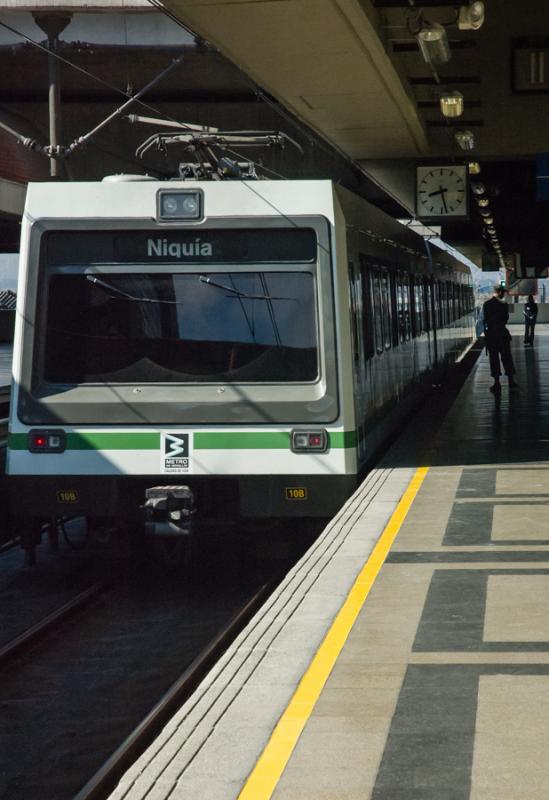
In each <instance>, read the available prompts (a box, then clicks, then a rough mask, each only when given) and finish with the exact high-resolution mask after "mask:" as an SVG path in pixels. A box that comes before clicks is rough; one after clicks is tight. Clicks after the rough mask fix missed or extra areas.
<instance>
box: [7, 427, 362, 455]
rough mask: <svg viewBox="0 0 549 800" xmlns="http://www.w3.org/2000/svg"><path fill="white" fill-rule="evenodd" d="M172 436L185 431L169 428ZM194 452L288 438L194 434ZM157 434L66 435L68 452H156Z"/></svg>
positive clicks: (264, 445) (14, 443)
mask: <svg viewBox="0 0 549 800" xmlns="http://www.w3.org/2000/svg"><path fill="white" fill-rule="evenodd" d="M172 430H173V432H174V433H178V432H182V433H183V432H185V429H184V428H181V429H178V428H173V429H172ZM329 438H330V447H333V448H336V449H341V448H348V447H356V441H357V436H356V431H334V432H331V433H330V434H329ZM193 442H194V449H195V450H288V449H289V447H290V435H289V434H288V433H286V432H284V431H260V432H253V431H235V432H234V433H233V432H232V431H202V432H198V433H195V434H194V437H193ZM8 447H9V449H10V450H27V449H28V439H27V434H26V433H10V435H9V437H8ZM159 449H160V434H159V433H156V432H154V431H143V432H142V433H139V432H133V433H124V432H118V433H104V432H98V433H94V432H93V431H90V432H89V433H68V434H67V450H159Z"/></svg>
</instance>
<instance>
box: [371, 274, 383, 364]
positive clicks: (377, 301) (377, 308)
mask: <svg viewBox="0 0 549 800" xmlns="http://www.w3.org/2000/svg"><path fill="white" fill-rule="evenodd" d="M372 282H373V295H374V333H375V342H376V352H378V353H383V311H382V306H381V278H380V274H379V271H378V270H377V269H376V270H375V272H374V274H373V279H372Z"/></svg>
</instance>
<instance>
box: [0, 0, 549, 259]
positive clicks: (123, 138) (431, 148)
mask: <svg viewBox="0 0 549 800" xmlns="http://www.w3.org/2000/svg"><path fill="white" fill-rule="evenodd" d="M154 2H155V5H157V6H161V8H160V10H159V9H158V8H156V9H155V8H154V6H153V5H151V3H149V2H144V0H135V1H134V2H133V3H130V2H124V3H123V2H122V0H96V2H95V3H91V2H90V3H86V5H85V7H84V6H83V4H81V3H76V2H73V0H40V2H39V3H37V2H35V3H22V2H20V0H17V1H16V0H0V21H1V20H7V21H8V22H9V23H10V24H11V25H15V28H16V29H18V28H19V27H20V26H21V25H23V23H25V24H27V22H25V20H26V19H27V18H29V19H31V21H32V16H31V15H32V12H33V10H34V11H36V10H38V11H40V12H43V13H51V14H63V13H68V14H70V15H72V16H71V19H72V20H73V21H72V22H71V24H70V25H69V27H67V29H66V31H64V32H63V34H62V37H61V38H62V41H61V42H60V44H59V54H60V55H61V56H62V57H63V58H65V59H66V60H67V64H69V62H70V64H72V65H75V66H76V67H78V68H79V69H80V70H81V71H78V69H75V68H73V67H71V66H69V65H65V64H62V65H61V96H62V117H63V119H62V124H63V140H64V141H65V142H70V141H72V140H73V139H74V138H75V137H77V136H79V135H81V134H82V133H85V132H86V131H88V130H90V129H91V128H92V127H93V126H94V125H95V124H97V122H99V121H100V120H102V119H104V118H105V116H107V115H108V114H109V113H111V112H112V110H113V109H114V108H115V107H116V105H117V104H119V103H120V102H122V100H123V98H122V100H121V96H120V95H118V96H117V95H116V93H114V92H113V89H112V87H113V86H115V87H117V88H118V90H119V91H120V92H125V91H127V90H130V91H132V90H133V91H135V89H137V88H140V87H142V86H143V85H145V84H146V83H147V82H148V81H149V80H150V79H151V78H152V77H153V76H154V75H155V74H158V73H159V72H160V71H161V70H162V69H163V68H164V67H165V66H166V65H167V63H169V60H170V59H171V58H172V57H173V56H175V55H179V54H180V53H181V52H184V53H185V59H184V62H183V65H182V67H181V68H180V69H178V70H176V71H175V72H173V73H172V74H170V75H169V76H168V77H167V78H165V79H164V80H163V81H162V82H161V83H159V84H158V85H157V86H155V87H154V89H153V90H152V91H151V92H150V93H149V94H148V95H147V98H146V100H147V101H148V102H149V103H150V104H151V106H152V107H154V108H156V109H158V112H159V113H166V114H168V115H170V116H172V117H174V118H177V119H182V120H184V121H192V122H200V123H203V124H214V125H215V124H221V125H223V126H225V127H226V126H227V125H228V124H230V126H231V127H233V128H234V127H238V128H242V127H244V128H246V127H248V128H249V127H256V126H260V127H263V128H264V127H279V128H280V129H282V130H286V132H288V133H289V134H290V135H294V136H295V138H297V139H298V140H299V141H301V142H302V143H303V142H306V141H307V133H306V131H307V130H312V131H314V132H316V134H317V135H318V137H319V138H320V139H321V140H324V141H326V142H328V143H329V144H330V145H331V146H332V148H333V150H334V151H335V152H336V153H339V154H341V158H340V160H339V161H337V159H336V160H334V159H330V158H328V157H327V156H326V157H325V155H324V153H323V151H322V148H319V147H317V146H316V145H314V143H313V145H312V149H311V148H310V149H309V150H310V154H309V155H308V160H307V162H306V164H305V165H300V164H299V163H298V162H297V161H296V160H294V161H292V154H289V153H286V154H285V155H284V165H282V160H281V162H280V166H279V164H278V163H277V161H276V159H275V160H272V159H271V160H270V161H268V162H267V163H269V165H270V167H272V168H274V169H275V171H280V172H281V173H283V174H284V173H286V174H287V175H292V176H295V177H311V176H312V175H313V174H325V175H326V176H327V177H331V178H334V179H339V177H340V175H341V174H342V173H343V172H345V170H347V171H348V172H349V174H348V175H346V176H345V178H344V182H345V183H346V185H349V186H350V188H357V189H358V188H359V179H357V176H356V174H352V175H351V174H350V173H351V171H350V170H349V169H348V166H346V165H348V164H349V161H348V160H347V161H346V160H345V158H344V157H346V158H347V159H351V160H352V161H353V162H354V163H355V164H358V165H359V166H360V167H361V169H362V171H363V173H366V175H367V176H370V177H371V180H370V181H369V182H368V185H367V186H366V191H365V194H366V196H368V197H369V198H370V199H372V200H373V201H374V202H376V203H377V204H378V205H379V206H380V207H382V208H384V209H385V210H387V211H389V213H392V214H394V215H402V216H405V215H406V214H407V213H408V214H410V215H412V214H413V211H414V192H415V167H416V165H418V164H451V163H467V162H468V161H469V160H476V161H478V162H479V163H480V165H481V175H480V178H481V179H482V182H483V183H484V184H485V186H486V190H487V196H488V197H489V201H490V208H491V210H492V211H493V218H494V225H495V227H496V230H497V233H498V236H499V239H500V241H501V243H502V245H503V249H504V251H505V252H506V253H514V252H520V253H521V254H522V256H523V262H526V263H528V264H531V265H536V266H538V267H543V266H547V264H548V263H549V224H548V222H549V206H548V203H547V202H546V201H543V200H538V199H537V182H536V175H537V160H536V159H537V157H538V156H539V155H540V154H543V153H545V152H549V142H548V141H547V139H548V134H547V131H548V130H549V6H548V4H547V3H545V2H541V1H540V0H521V2H520V3H519V2H517V0H485V7H486V19H485V22H484V24H483V26H482V27H481V28H480V29H479V30H471V31H464V30H460V29H459V28H458V25H457V24H456V21H457V14H458V11H459V9H460V7H461V6H460V3H455V2H446V0H439V2H435V1H434V0H424V2H422V3H420V2H418V0H415V2H414V0H400V1H399V0H253V2H251V1H250V0H154ZM463 4H464V5H467V4H468V0H463ZM37 7H38V9H37ZM100 12H103V13H100ZM105 12H108V13H105ZM114 12H116V13H114ZM86 14H88V22H87V24H84V23H83V22H81V21H80V22H78V23H77V21H76V20H77V16H78V19H79V20H82V19H83V17H84V16H85V15H86ZM25 15H26V17H25ZM155 15H156V16H155ZM170 15H171V16H172V17H173V18H174V19H175V20H179V21H181V22H182V23H183V24H184V25H185V26H188V28H189V29H190V31H191V32H194V33H195V34H197V35H198V37H200V38H199V40H198V44H197V43H196V41H195V38H194V36H193V35H189V34H186V33H185V31H183V30H182V29H181V28H180V27H178V26H177V25H175V23H174V25H173V28H170V29H169V30H168V28H167V27H166V24H167V23H166V20H167V19H168V18H169V16H170ZM145 17H146V18H147V21H146V22H145V23H143V22H142V20H143V19H144V18H145ZM159 17H163V18H164V19H163V23H162V24H160V22H159V21H158V18H159ZM155 20H156V21H155ZM27 21H28V20H27ZM433 23H439V24H441V25H442V26H443V27H444V29H445V30H446V32H447V36H448V40H449V46H450V53H451V58H450V60H449V61H448V62H447V63H445V64H442V65H438V66H436V71H433V69H432V68H430V67H429V65H428V64H427V63H426V62H425V60H424V59H423V57H422V55H421V53H420V50H419V48H418V44H417V40H416V36H415V34H416V33H417V31H418V30H419V28H420V27H421V26H422V25H428V24H433ZM163 26H164V27H163ZM25 30H26V31H27V33H29V32H30V34H31V38H35V39H40V38H41V41H42V43H44V34H43V33H42V34H40V32H39V31H38V29H37V28H35V29H34V31H33V30H31V28H30V27H29V26H27V28H25ZM143 30H145V31H149V32H150V36H149V39H148V40H147V38H146V37H144V36H143ZM98 31H99V32H100V33H99V35H96V34H97V32H98ZM105 31H106V32H105ZM4 33H5V31H4ZM202 40H204V41H205V42H206V43H211V45H212V46H213V47H211V46H208V45H205V46H202V44H201V41H202ZM546 59H547V60H546ZM0 72H1V74H2V75H3V76H4V80H3V81H2V82H1V83H0V121H1V120H2V119H3V120H4V121H7V122H8V123H9V124H10V125H13V127H16V128H17V129H18V130H20V131H21V132H22V133H24V134H25V135H28V136H35V137H37V138H40V139H41V140H42V141H44V140H46V141H47V129H48V110H47V96H48V75H47V56H46V55H45V53H44V51H40V49H39V48H37V47H36V46H35V45H33V44H32V43H31V42H29V41H28V40H25V39H24V38H23V37H21V36H18V35H16V34H12V33H10V34H6V35H5V37H4V39H2V29H1V28H0ZM86 73H89V74H86ZM92 74H93V76H94V79H90V75H92ZM546 77H547V81H545V78H546ZM532 79H533V80H532ZM258 87H260V89H261V90H262V92H263V94H262V95H261V97H263V98H264V97H266V98H272V99H274V101H277V104H278V108H279V109H284V108H285V109H288V110H289V111H290V112H291V114H292V115H293V116H292V119H294V120H295V119H298V120H301V121H302V122H303V123H305V126H307V127H304V128H303V131H304V132H303V133H302V132H300V131H299V130H298V129H296V127H295V125H294V124H293V122H292V120H291V119H290V120H289V122H288V124H286V121H285V120H284V118H283V117H281V116H279V115H277V114H275V113H274V112H272V113H271V111H270V107H269V105H268V104H266V103H264V102H262V101H261V99H260V98H259V96H258V93H257V89H258ZM444 91H459V92H461V93H462V95H463V98H464V113H463V116H462V117H461V118H459V119H458V120H456V121H447V120H445V119H444V118H443V116H442V114H441V112H440V108H439V97H440V94H441V93H442V92H444ZM132 110H133V109H132ZM137 110H138V113H152V112H147V111H145V110H144V109H143V108H141V109H137ZM457 128H459V129H467V130H470V131H471V132H472V133H473V135H474V149H473V150H471V151H470V152H464V151H462V150H461V149H460V148H459V146H458V145H457V144H456V141H455V139H454V133H455V131H456V129H457ZM150 132H151V131H148V130H147V131H145V132H143V130H140V131H137V130H135V129H133V128H131V127H130V126H128V124H127V122H124V121H122V120H118V121H115V122H114V123H113V124H112V125H111V126H110V127H109V128H108V129H105V130H103V131H102V132H101V133H100V135H98V136H97V137H94V140H93V142H91V143H90V146H88V147H87V148H83V149H82V150H81V151H78V152H76V153H75V154H74V155H73V156H71V158H70V159H69V161H68V162H67V164H66V168H65V169H66V172H65V175H66V177H68V178H71V179H76V180H82V179H97V178H99V177H101V176H102V175H103V174H105V173H106V172H122V171H125V172H127V171H130V172H136V171H141V170H143V168H144V165H142V164H138V163H137V162H136V160H135V158H134V156H133V154H134V153H135V149H136V146H137V144H139V142H140V141H142V139H143V138H144V136H145V135H148V134H149V133H150ZM288 159H289V167H288V168H287V169H286V168H285V167H287V164H288ZM47 166H48V165H47V161H46V162H44V161H43V160H42V161H40V163H38V160H37V156H36V155H35V154H33V153H30V152H28V151H24V150H22V148H21V147H20V145H16V144H15V143H14V140H12V139H10V137H9V136H7V135H4V134H2V133H1V132H0V177H3V178H5V179H7V180H8V181H21V182H24V181H25V180H28V179H29V178H30V177H32V178H33V179H44V177H47ZM150 167H152V168H154V167H157V168H158V171H159V173H160V174H161V173H162V162H161V159H159V160H158V161H157V163H155V164H152V165H151V164H147V165H145V168H146V169H149V168H150ZM353 181H354V182H355V184H356V187H355V185H354V184H353ZM380 187H384V189H382V188H380ZM362 188H364V187H362ZM472 206H473V207H472V211H471V214H470V218H469V219H468V220H466V221H454V222H452V223H448V222H445V223H444V224H443V235H444V237H445V238H446V239H447V241H449V242H450V243H452V244H454V245H455V246H457V247H460V248H461V249H464V250H466V251H467V252H468V253H470V254H471V255H473V256H474V257H476V259H477V261H478V260H480V257H481V253H482V251H486V252H490V251H491V247H490V244H489V241H488V240H487V239H486V238H485V237H484V236H483V234H485V229H484V226H483V224H482V218H481V216H480V214H479V213H478V210H477V208H476V205H475V203H474V202H473V203H472ZM1 237H2V220H1V219H0V238H1ZM12 238H13V242H12V244H11V246H12V247H16V231H15V230H14V229H13V232H12Z"/></svg>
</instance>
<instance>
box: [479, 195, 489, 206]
mask: <svg viewBox="0 0 549 800" xmlns="http://www.w3.org/2000/svg"><path fill="white" fill-rule="evenodd" d="M477 203H478V204H479V206H480V208H488V206H489V205H490V201H489V200H488V198H487V197H477Z"/></svg>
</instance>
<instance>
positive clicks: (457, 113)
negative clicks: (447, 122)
mask: <svg viewBox="0 0 549 800" xmlns="http://www.w3.org/2000/svg"><path fill="white" fill-rule="evenodd" d="M440 110H441V112H442V116H443V117H445V118H446V119H455V118H456V117H461V115H462V114H463V95H462V94H461V92H445V93H444V94H443V95H441V97H440Z"/></svg>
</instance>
